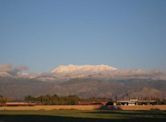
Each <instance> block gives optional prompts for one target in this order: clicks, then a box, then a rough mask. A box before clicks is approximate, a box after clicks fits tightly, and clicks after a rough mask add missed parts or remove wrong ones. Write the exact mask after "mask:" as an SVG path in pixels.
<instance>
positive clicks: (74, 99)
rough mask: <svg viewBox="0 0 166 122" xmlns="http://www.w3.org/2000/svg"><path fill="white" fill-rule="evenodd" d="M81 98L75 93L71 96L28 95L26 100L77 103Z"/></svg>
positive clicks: (57, 103)
mask: <svg viewBox="0 0 166 122" xmlns="http://www.w3.org/2000/svg"><path fill="white" fill-rule="evenodd" d="M79 100H80V98H79V97H77V96H75V95H70V96H58V95H53V96H50V95H45V96H39V97H32V96H26V97H25V99H24V101H26V102H34V103H39V104H45V105H76V104H78V102H79Z"/></svg>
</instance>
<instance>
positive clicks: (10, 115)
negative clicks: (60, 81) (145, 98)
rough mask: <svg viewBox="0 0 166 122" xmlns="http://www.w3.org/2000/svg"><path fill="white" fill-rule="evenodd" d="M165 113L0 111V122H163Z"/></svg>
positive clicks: (165, 118)
mask: <svg viewBox="0 0 166 122" xmlns="http://www.w3.org/2000/svg"><path fill="white" fill-rule="evenodd" d="M165 121H166V111H157V110H156V111H155V110H153V111H101V110H98V111H78V110H52V111H44V110H40V111H0V122H165Z"/></svg>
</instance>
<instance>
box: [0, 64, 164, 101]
mask: <svg viewBox="0 0 166 122" xmlns="http://www.w3.org/2000/svg"><path fill="white" fill-rule="evenodd" d="M26 69H27V68H26V67H16V68H13V67H12V66H11V65H1V66H0V95H3V96H6V97H9V98H14V99H23V98H24V97H25V96H27V95H31V96H40V95H47V94H50V95H54V94H57V95H60V96H67V95H77V96H79V97H83V98H88V97H106V98H111V97H115V96H116V97H118V98H124V97H159V98H166V78H165V76H166V75H165V72H161V71H156V70H155V71H154V70H153V71H145V70H140V69H136V70H119V69H118V68H115V67H111V66H108V65H82V66H78V65H67V66H65V65H61V66H59V67H57V68H54V69H53V70H52V71H51V72H46V73H39V74H37V73H36V74H31V73H26V72H25V70H26Z"/></svg>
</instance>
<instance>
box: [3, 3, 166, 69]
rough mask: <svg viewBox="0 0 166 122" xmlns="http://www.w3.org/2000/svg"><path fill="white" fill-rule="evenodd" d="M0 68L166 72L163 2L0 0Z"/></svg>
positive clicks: (165, 22)
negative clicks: (86, 67) (97, 67)
mask: <svg viewBox="0 0 166 122" xmlns="http://www.w3.org/2000/svg"><path fill="white" fill-rule="evenodd" d="M0 64H13V65H26V66H29V67H30V68H31V70H32V71H47V70H50V69H52V68H54V67H55V66H57V65H60V64H77V65H82V64H107V65H111V66H114V67H118V68H130V69H131V68H145V69H166V0H0Z"/></svg>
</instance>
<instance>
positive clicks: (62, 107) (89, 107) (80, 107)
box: [0, 105, 166, 110]
mask: <svg viewBox="0 0 166 122" xmlns="http://www.w3.org/2000/svg"><path fill="white" fill-rule="evenodd" d="M116 108H117V109H120V110H166V105H144V106H143V105H138V106H117V107H116ZM98 109H102V106H100V105H42V106H10V107H0V110H98Z"/></svg>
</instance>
